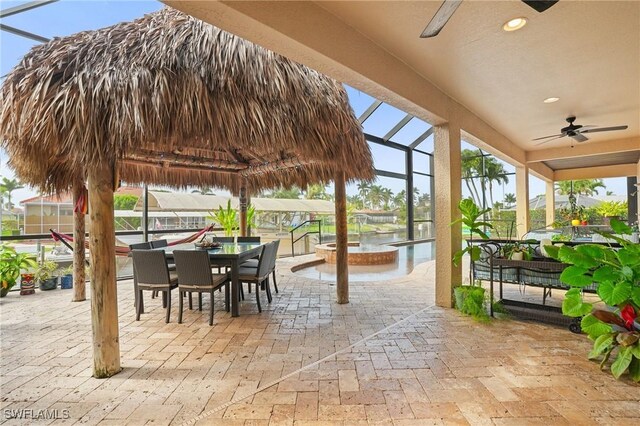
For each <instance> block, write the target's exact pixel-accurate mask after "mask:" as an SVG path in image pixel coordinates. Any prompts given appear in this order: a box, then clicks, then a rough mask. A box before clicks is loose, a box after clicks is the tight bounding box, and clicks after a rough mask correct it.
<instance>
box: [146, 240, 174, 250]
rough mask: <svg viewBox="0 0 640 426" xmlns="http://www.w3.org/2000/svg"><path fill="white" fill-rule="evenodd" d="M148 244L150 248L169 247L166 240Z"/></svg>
mask: <svg viewBox="0 0 640 426" xmlns="http://www.w3.org/2000/svg"><path fill="white" fill-rule="evenodd" d="M149 244H151V248H152V249H154V248H162V247H167V246H168V245H169V243H168V242H167V240H155V241H150V242H149Z"/></svg>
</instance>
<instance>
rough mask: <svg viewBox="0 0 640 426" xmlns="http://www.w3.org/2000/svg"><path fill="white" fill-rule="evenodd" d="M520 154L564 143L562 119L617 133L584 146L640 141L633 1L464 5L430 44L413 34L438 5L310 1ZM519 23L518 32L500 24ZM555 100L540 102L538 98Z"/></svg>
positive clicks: (639, 15)
mask: <svg viewBox="0 0 640 426" xmlns="http://www.w3.org/2000/svg"><path fill="white" fill-rule="evenodd" d="M317 4H318V6H320V7H322V8H324V9H325V10H327V11H328V12H330V13H331V14H333V15H334V16H336V17H337V18H338V19H340V20H342V21H343V22H345V23H347V24H348V25H350V26H352V27H354V28H355V29H356V30H357V31H359V32H360V33H362V34H363V35H365V36H366V37H368V38H369V39H371V40H372V41H373V42H374V43H376V44H378V45H380V46H381V47H383V48H384V49H386V50H387V51H388V52H390V53H392V54H393V55H394V56H396V57H397V58H398V59H400V60H401V61H403V62H405V63H406V64H407V65H409V66H410V67H412V68H413V69H414V70H416V71H417V72H418V73H420V74H421V75H422V76H424V77H425V78H426V79H428V80H430V81H431V82H432V83H434V84H435V85H436V86H438V87H439V88H440V89H442V90H443V91H444V92H445V93H447V94H448V95H449V96H451V97H452V98H454V99H456V100H457V101H459V102H460V103H462V104H463V105H465V106H466V107H467V108H469V109H470V110H471V111H473V112H475V113H476V114H477V115H478V116H479V117H480V118H482V119H483V120H485V121H486V122H487V123H490V125H491V126H492V127H494V128H495V129H496V130H498V131H499V132H500V133H502V134H504V135H505V136H507V137H508V138H509V139H510V140H512V141H513V142H514V143H516V144H517V145H518V146H520V147H521V148H523V149H525V150H537V149H544V148H553V147H560V146H566V145H569V144H570V143H571V140H570V139H569V138H563V139H559V140H556V141H553V142H549V143H547V144H543V145H536V142H532V141H531V139H534V138H536V137H541V136H546V135H553V134H556V133H559V130H560V128H562V127H564V126H565V125H566V123H565V121H564V119H565V117H567V116H569V115H576V116H577V117H578V119H577V120H576V123H577V124H583V125H588V124H590V125H596V126H614V125H621V124H627V125H628V126H629V128H628V129H627V130H624V131H617V132H607V133H597V134H591V135H589V138H590V141H589V142H584V144H599V143H603V142H605V141H607V140H615V139H620V138H629V137H638V136H640V2H635V1H625V2H595V1H568V0H560V1H559V2H558V3H557V4H556V5H554V6H553V7H552V8H551V9H549V10H547V11H545V12H543V13H538V12H536V11H534V10H533V9H531V8H530V7H528V6H527V5H525V4H524V3H522V2H519V1H497V2H488V1H470V0H466V1H464V2H463V3H462V5H461V6H460V7H459V9H458V10H457V11H456V13H455V14H454V16H453V17H452V19H451V20H450V21H449V22H448V24H447V25H446V26H445V28H444V30H443V31H442V32H441V33H440V34H439V35H438V36H437V37H435V38H431V39H421V38H419V35H420V33H421V32H422V30H423V29H424V27H425V26H426V24H427V23H428V22H429V20H430V19H431V17H432V16H433V14H434V13H435V11H436V10H437V8H438V7H439V5H440V1H436V2H432V1H423V2H367V3H363V2H342V1H340V2H318V3H317ZM520 16H522V17H526V18H527V19H528V24H527V25H526V26H525V27H524V28H523V29H521V30H519V31H516V32H512V33H507V32H505V31H503V30H502V25H503V24H504V23H505V22H506V21H508V20H509V19H512V18H514V17H520ZM552 96H555V97H559V98H560V101H558V102H556V103H552V104H545V103H543V102H542V101H543V100H544V99H545V98H547V97H552Z"/></svg>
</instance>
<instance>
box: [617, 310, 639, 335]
mask: <svg viewBox="0 0 640 426" xmlns="http://www.w3.org/2000/svg"><path fill="white" fill-rule="evenodd" d="M620 316H621V317H622V319H623V320H624V323H625V325H626V326H627V328H628V329H629V330H633V320H635V319H636V318H637V315H636V311H635V309H633V306H631V304H628V305H625V307H624V308H622V310H620Z"/></svg>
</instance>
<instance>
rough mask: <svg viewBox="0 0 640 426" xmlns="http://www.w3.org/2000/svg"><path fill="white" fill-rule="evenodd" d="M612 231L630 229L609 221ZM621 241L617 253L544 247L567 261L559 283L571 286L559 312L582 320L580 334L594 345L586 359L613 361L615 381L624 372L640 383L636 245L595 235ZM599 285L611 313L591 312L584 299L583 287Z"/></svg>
mask: <svg viewBox="0 0 640 426" xmlns="http://www.w3.org/2000/svg"><path fill="white" fill-rule="evenodd" d="M611 228H612V229H613V232H615V233H616V234H621V235H629V234H631V232H632V228H631V227H630V226H628V225H627V224H625V223H624V222H621V221H619V220H616V219H612V220H611ZM598 233H600V234H602V235H603V236H604V237H606V238H610V239H613V240H615V241H616V242H617V243H619V244H620V245H621V246H622V247H621V248H620V249H615V248H612V247H608V246H604V245H598V244H584V245H579V246H577V247H575V248H573V247H568V246H562V247H553V246H547V247H545V249H546V250H547V253H549V254H550V255H551V257H553V258H555V259H558V260H560V261H561V262H564V263H567V264H569V265H571V266H568V267H567V268H566V269H565V270H564V271H563V272H562V274H561V275H560V280H561V281H562V282H564V283H566V284H569V285H570V286H571V289H570V290H568V291H567V293H566V296H565V299H564V301H563V303H562V312H563V313H564V314H565V315H567V316H570V317H583V318H582V320H581V323H580V325H581V328H582V331H583V332H585V333H587V334H588V335H589V338H590V339H591V340H593V341H594V345H593V350H592V351H591V352H590V353H589V358H590V359H598V358H601V362H600V366H601V368H602V367H604V366H605V365H606V364H607V361H608V360H610V359H612V360H613V362H612V363H611V366H610V369H611V373H612V374H613V376H614V377H615V378H619V377H620V376H621V375H622V374H624V373H625V372H628V373H629V375H630V376H631V379H632V380H634V381H635V382H640V322H639V321H638V317H639V315H640V244H638V243H634V242H631V241H628V240H625V239H623V238H620V237H617V236H615V235H613V234H611V233H607V232H598ZM593 283H594V284H596V285H597V294H598V296H599V297H600V299H601V300H602V302H604V303H605V304H606V305H607V306H609V310H603V309H594V307H593V304H592V303H585V302H584V301H583V300H582V294H581V292H582V288H583V287H586V286H588V285H591V284H593Z"/></svg>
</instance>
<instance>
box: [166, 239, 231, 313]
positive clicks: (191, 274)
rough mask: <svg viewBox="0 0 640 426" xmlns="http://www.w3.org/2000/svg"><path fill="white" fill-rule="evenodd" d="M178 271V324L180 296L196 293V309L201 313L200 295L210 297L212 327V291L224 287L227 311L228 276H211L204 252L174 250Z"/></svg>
mask: <svg viewBox="0 0 640 426" xmlns="http://www.w3.org/2000/svg"><path fill="white" fill-rule="evenodd" d="M173 256H174V259H175V262H176V268H177V270H178V278H179V281H180V284H179V285H178V291H179V294H180V299H179V305H178V323H179V324H182V310H183V308H182V296H183V293H186V292H189V293H191V292H196V293H198V309H199V310H200V311H202V293H209V295H210V296H211V308H210V311H209V325H213V304H214V303H213V302H214V298H213V294H214V290H217V289H219V288H222V287H224V296H225V308H226V310H227V312H228V311H229V275H228V274H212V273H211V263H210V262H209V254H208V253H207V252H206V251H192V250H176V251H174V252H173Z"/></svg>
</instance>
